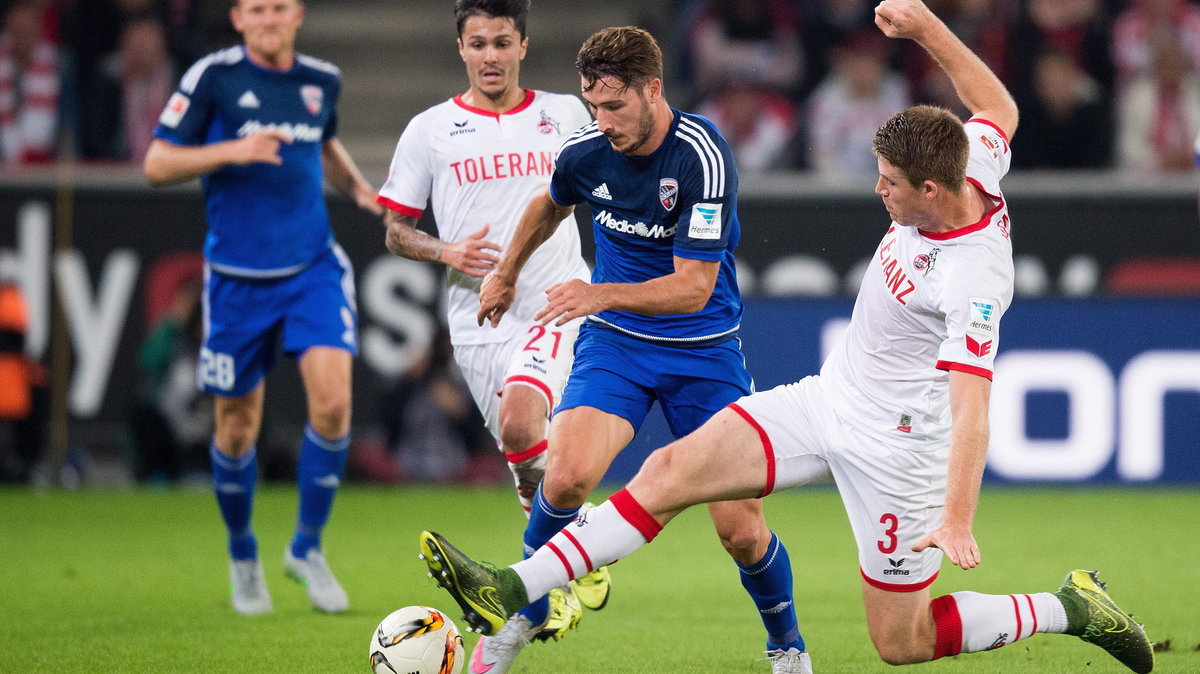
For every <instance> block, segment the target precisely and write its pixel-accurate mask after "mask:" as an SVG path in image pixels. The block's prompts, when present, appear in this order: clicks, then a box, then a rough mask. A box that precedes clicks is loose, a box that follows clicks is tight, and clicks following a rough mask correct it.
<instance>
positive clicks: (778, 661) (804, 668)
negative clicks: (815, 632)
mask: <svg viewBox="0 0 1200 674" xmlns="http://www.w3.org/2000/svg"><path fill="white" fill-rule="evenodd" d="M763 659H764V660H770V661H771V674H813V668H812V658H810V657H809V656H808V652H807V651H800V650H797V649H795V648H789V649H787V650H786V651H785V650H783V649H782V648H775V649H772V650H769V651H767V657H766V658H763Z"/></svg>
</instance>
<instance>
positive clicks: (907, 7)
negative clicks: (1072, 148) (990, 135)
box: [875, 0, 1017, 140]
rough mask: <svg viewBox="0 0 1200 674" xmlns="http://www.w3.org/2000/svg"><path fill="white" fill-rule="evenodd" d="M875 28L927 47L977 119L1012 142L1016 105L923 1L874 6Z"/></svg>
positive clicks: (885, 1) (887, 1)
mask: <svg viewBox="0 0 1200 674" xmlns="http://www.w3.org/2000/svg"><path fill="white" fill-rule="evenodd" d="M875 25H876V26H879V29H880V30H881V31H883V34H884V35H887V36H888V37H891V38H907V39H909V40H912V41H914V42H916V43H917V44H919V45H921V46H922V47H924V48H925V50H926V51H928V52H929V54H930V55H931V56H932V57H933V58H934V60H935V61H937V62H938V65H940V66H941V67H942V69H943V70H945V71H946V74H947V75H949V76H950V81H951V82H953V83H954V90H955V92H956V93H957V94H958V98H959V100H961V101H962V102H963V105H965V106H967V109H968V110H970V111H971V114H972V115H974V116H975V117H980V118H983V119H986V120H987V121H989V122H991V123H993V124H995V125H996V126H997V127H999V128H1000V130H1001V131H1003V132H1004V135H1005V136H1007V137H1008V138H1009V140H1011V139H1012V137H1013V134H1014V133H1015V132H1016V130H1017V104H1016V103H1015V102H1014V101H1013V98H1012V96H1011V95H1009V93H1008V90H1007V89H1005V88H1004V85H1003V84H1002V83H1001V82H1000V79H999V78H997V77H996V75H995V73H993V72H992V71H991V69H989V68H988V67H987V64H985V63H984V62H983V61H982V60H980V58H979V57H978V56H976V55H975V53H974V52H972V51H971V50H970V49H969V48H968V47H967V46H966V45H965V44H963V42H962V40H959V39H958V37H956V36H955V35H954V33H953V32H951V31H950V29H949V28H947V27H946V24H944V23H942V20H941V19H939V18H937V16H935V15H934V14H933V12H931V11H930V10H929V8H928V7H926V6H925V4H924V3H922V2H921V0H883V2H880V3H879V4H878V5H876V7H875Z"/></svg>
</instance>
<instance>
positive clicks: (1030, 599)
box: [1025, 595, 1037, 636]
mask: <svg viewBox="0 0 1200 674" xmlns="http://www.w3.org/2000/svg"><path fill="white" fill-rule="evenodd" d="M1025 601H1027V602H1029V616H1030V618H1032V619H1033V629H1031V630H1030V631H1029V636H1033V635H1035V634H1037V611H1035V610H1034V608H1033V597H1030V596H1029V595H1025Z"/></svg>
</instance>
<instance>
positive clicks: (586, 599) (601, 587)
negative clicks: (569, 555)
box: [571, 566, 612, 611]
mask: <svg viewBox="0 0 1200 674" xmlns="http://www.w3.org/2000/svg"><path fill="white" fill-rule="evenodd" d="M571 585H572V587H574V589H575V596H577V597H579V603H580V604H583V605H584V606H585V607H587V608H589V609H591V610H593V611H599V610H600V609H602V608H604V607H605V605H607V604H608V596H609V595H610V594H612V575H611V574H609V572H608V567H607V566H602V567H600V568H598V569H596V570H595V571H593V572H591V573H587V574H584V575H582V576H580V577H578V578H576V579H575V580H573V581H571Z"/></svg>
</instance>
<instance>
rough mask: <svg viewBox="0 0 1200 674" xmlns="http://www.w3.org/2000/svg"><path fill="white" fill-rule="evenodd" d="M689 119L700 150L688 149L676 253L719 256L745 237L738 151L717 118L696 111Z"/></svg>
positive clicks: (698, 257) (693, 139) (694, 256)
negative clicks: (735, 155)
mask: <svg viewBox="0 0 1200 674" xmlns="http://www.w3.org/2000/svg"><path fill="white" fill-rule="evenodd" d="M690 119H691V120H692V124H691V125H690V126H689V128H691V129H694V130H696V133H695V134H694V136H693V135H689V136H688V138H690V139H691V142H690V143H689V144H690V145H692V147H693V149H694V150H695V151H694V152H693V151H689V152H687V153H685V157H686V163H685V164H684V165H683V171H682V174H681V175H682V176H683V177H682V179H681V181H680V182H681V184H680V186H679V192H680V194H679V196H680V207H681V210H680V213H679V224H678V227H677V229H676V231H675V245H674V253H675V255H677V256H679V257H684V258H689V259H694V260H720V259H722V258H723V256H724V255H725V253H726V251H727V250H728V249H731V248H732V247H733V246H736V245H737V242H738V240H739V239H740V232H739V224H738V219H737V189H738V175H737V167H736V165H735V164H734V160H733V151H732V150H731V149H730V147H729V144H728V143H727V142H725V139H724V138H722V137H721V135H720V133H718V132H717V130H716V128H715V127H713V126H712V123H711V122H709V121H708V120H707V119H704V118H702V117H697V116H690ZM680 123H681V124H685V123H686V122H685V120H681V122H680ZM681 138H683V137H682V136H681ZM684 142H687V141H684Z"/></svg>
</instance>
